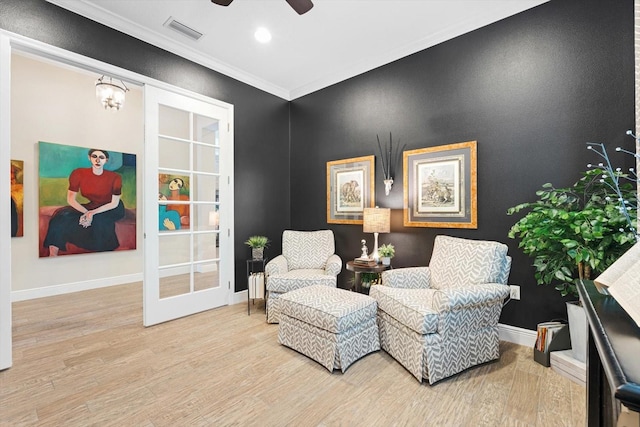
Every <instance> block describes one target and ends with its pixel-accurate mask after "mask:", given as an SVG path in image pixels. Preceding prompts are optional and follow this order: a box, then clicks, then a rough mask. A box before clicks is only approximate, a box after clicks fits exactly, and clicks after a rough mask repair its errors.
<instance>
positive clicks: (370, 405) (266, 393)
mask: <svg viewBox="0 0 640 427" xmlns="http://www.w3.org/2000/svg"><path fill="white" fill-rule="evenodd" d="M258 304H259V305H258V306H257V307H256V308H257V309H256V308H252V314H251V316H247V307H246V304H238V305H234V306H229V307H223V308H220V309H216V310H212V311H209V312H205V313H201V314H197V315H194V316H190V317H188V318H184V319H180V320H176V321H173V322H168V323H165V324H162V325H158V326H154V327H151V328H144V327H143V326H142V288H141V284H140V283H135V284H130V285H123V286H115V287H110V288H103V289H98V290H92V291H85V292H78V293H74V294H69V295H61V296H55V297H49V298H42V299H38V300H31V301H23V302H18V303H14V304H13V339H14V364H13V367H12V368H10V369H8V370H5V371H2V372H0V425H2V426H20V425H27V426H30V425H43V426H90V425H96V426H155V427H158V426H226V425H239V426H249V425H260V426H392V425H396V426H405V425H406V426H411V425H416V426H432V425H433V426H481V425H484V426H503V425H504V426H525V425H530V426H582V425H584V420H585V388H584V387H581V386H579V385H576V384H574V383H572V382H571V381H569V380H568V379H565V378H563V377H561V376H559V375H558V374H556V373H555V372H553V371H552V370H551V369H549V368H544V367H542V366H541V365H539V364H537V363H535V362H534V361H533V360H532V355H531V349H529V348H526V347H522V346H518V345H515V344H511V343H506V342H505V343H501V358H500V360H499V361H498V362H495V363H489V364H486V365H483V366H480V367H477V368H473V369H470V370H468V371H465V372H463V373H462V374H460V375H457V376H455V377H453V378H450V379H447V380H444V381H441V382H440V383H438V384H436V385H434V386H429V385H428V384H427V383H426V382H425V383H423V384H419V383H418V382H417V381H416V380H415V378H413V377H412V376H411V375H410V374H409V372H407V371H406V370H405V369H404V368H403V367H402V366H400V365H399V364H398V363H397V362H395V361H394V360H393V359H392V358H391V357H390V356H389V355H387V354H386V353H385V352H383V351H380V352H377V353H373V354H371V355H368V356H366V357H364V358H363V359H361V360H359V361H357V362H355V363H354V364H353V365H351V366H350V367H349V369H348V370H347V371H346V372H345V373H344V374H342V373H340V372H339V371H336V372H334V373H329V372H328V371H327V370H326V369H324V368H323V367H321V366H320V365H319V364H318V363H316V362H314V361H312V360H310V359H308V358H306V357H305V356H303V355H301V354H298V353H296V352H295V351H293V350H290V349H288V348H286V347H283V346H281V345H279V344H278V342H277V325H271V324H267V323H265V319H264V306H263V304H261V303H258Z"/></svg>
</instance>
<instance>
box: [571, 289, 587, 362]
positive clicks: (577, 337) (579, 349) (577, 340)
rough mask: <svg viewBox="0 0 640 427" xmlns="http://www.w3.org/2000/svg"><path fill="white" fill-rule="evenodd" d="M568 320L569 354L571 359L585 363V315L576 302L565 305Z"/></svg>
mask: <svg viewBox="0 0 640 427" xmlns="http://www.w3.org/2000/svg"><path fill="white" fill-rule="evenodd" d="M567 317H568V318H569V335H571V352H572V353H573V358H574V359H576V360H579V361H580V362H583V363H586V360H587V333H588V329H587V315H586V314H585V312H584V308H583V307H582V306H581V305H580V303H579V302H578V301H572V302H568V303H567Z"/></svg>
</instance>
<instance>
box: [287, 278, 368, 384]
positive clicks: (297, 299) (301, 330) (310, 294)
mask: <svg viewBox="0 0 640 427" xmlns="http://www.w3.org/2000/svg"><path fill="white" fill-rule="evenodd" d="M279 302H280V309H281V311H280V325H279V326H278V341H279V342H280V344H283V345H286V346H287V347H290V348H292V349H294V350H296V351H298V352H300V353H302V354H304V355H306V356H308V357H310V358H311V359H313V360H315V361H316V362H318V363H320V364H321V365H322V366H324V367H325V368H327V369H328V370H329V371H333V370H334V369H340V370H342V372H344V371H345V370H346V369H347V368H348V367H349V365H351V364H352V363H353V362H355V361H356V360H358V359H360V358H361V357H363V356H365V355H367V354H369V353H371V352H374V351H377V350H380V340H379V338H378V325H377V323H376V311H377V308H378V306H377V303H376V300H374V299H373V298H371V297H369V296H367V295H363V294H359V293H356V292H351V291H347V290H344V289H339V288H330V287H328V286H322V285H315V286H308V287H306V288H301V289H297V290H295V291H291V292H287V293H285V294H283V295H282V296H281V297H280V301H279Z"/></svg>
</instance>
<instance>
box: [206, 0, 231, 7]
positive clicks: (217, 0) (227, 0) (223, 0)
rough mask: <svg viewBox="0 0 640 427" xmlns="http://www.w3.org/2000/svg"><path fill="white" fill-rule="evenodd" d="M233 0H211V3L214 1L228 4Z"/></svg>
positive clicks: (223, 4)
mask: <svg viewBox="0 0 640 427" xmlns="http://www.w3.org/2000/svg"><path fill="white" fill-rule="evenodd" d="M232 1H233V0H211V3H215V4H217V5H220V6H229V5H230V4H231V2H232Z"/></svg>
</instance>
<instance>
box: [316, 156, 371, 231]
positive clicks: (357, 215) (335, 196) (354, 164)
mask: <svg viewBox="0 0 640 427" xmlns="http://www.w3.org/2000/svg"><path fill="white" fill-rule="evenodd" d="M374 164H375V156H364V157H355V158H352V159H344V160H335V161H331V162H327V223H329V224H362V217H363V212H364V208H368V207H373V204H374V199H375V187H374V185H375V179H374V176H375V175H374V173H375V172H374Z"/></svg>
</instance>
